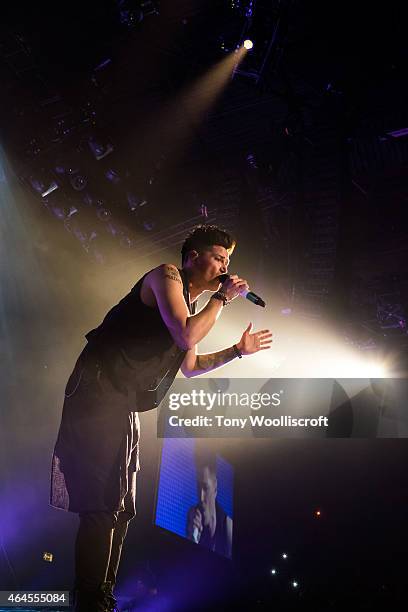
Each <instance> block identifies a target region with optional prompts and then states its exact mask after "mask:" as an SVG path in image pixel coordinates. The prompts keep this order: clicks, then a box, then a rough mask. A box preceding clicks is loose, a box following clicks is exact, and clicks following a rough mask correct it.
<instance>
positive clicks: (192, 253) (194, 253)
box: [188, 249, 199, 261]
mask: <svg viewBox="0 0 408 612" xmlns="http://www.w3.org/2000/svg"><path fill="white" fill-rule="evenodd" d="M188 255H189V258H190V259H191V261H194V260H195V259H197V257H198V256H199V252H198V251H196V250H194V249H192V250H191V251H190V252H189V254H188Z"/></svg>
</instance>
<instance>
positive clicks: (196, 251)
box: [181, 225, 236, 291]
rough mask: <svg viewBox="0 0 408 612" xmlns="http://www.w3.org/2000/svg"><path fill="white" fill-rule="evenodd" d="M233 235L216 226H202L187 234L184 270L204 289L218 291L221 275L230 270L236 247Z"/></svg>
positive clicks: (183, 248)
mask: <svg viewBox="0 0 408 612" xmlns="http://www.w3.org/2000/svg"><path fill="white" fill-rule="evenodd" d="M235 244H236V242H235V239H234V238H233V237H232V235H231V234H230V233H229V232H227V231H225V230H223V229H220V228H219V227H217V226H216V225H199V226H197V227H196V228H194V230H193V231H192V232H190V234H189V235H188V236H187V238H186V240H185V241H184V244H183V247H182V249H181V261H182V266H183V269H184V270H185V271H186V272H187V273H188V276H189V279H190V280H191V282H193V283H194V284H195V285H196V286H197V287H198V288H200V289H201V290H209V291H217V289H218V288H219V285H220V281H219V278H218V277H219V276H220V274H225V273H226V272H227V271H228V266H229V260H230V256H231V254H232V252H233V250H234V248H235Z"/></svg>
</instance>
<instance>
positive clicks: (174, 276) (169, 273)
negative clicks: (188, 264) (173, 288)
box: [164, 266, 183, 285]
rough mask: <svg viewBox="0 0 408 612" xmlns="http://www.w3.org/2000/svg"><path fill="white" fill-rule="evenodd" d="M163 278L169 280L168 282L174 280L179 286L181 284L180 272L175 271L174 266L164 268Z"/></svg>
mask: <svg viewBox="0 0 408 612" xmlns="http://www.w3.org/2000/svg"><path fill="white" fill-rule="evenodd" d="M164 276H165V277H166V278H169V279H170V280H174V281H176V282H177V283H180V285H182V284H183V282H182V280H181V278H180V272H179V271H178V270H177V268H176V267H175V266H164Z"/></svg>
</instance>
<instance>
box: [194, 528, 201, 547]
mask: <svg viewBox="0 0 408 612" xmlns="http://www.w3.org/2000/svg"><path fill="white" fill-rule="evenodd" d="M193 540H194V542H195V543H196V544H198V543H199V541H200V532H199V531H198V527H194V530H193Z"/></svg>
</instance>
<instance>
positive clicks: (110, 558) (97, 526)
mask: <svg viewBox="0 0 408 612" xmlns="http://www.w3.org/2000/svg"><path fill="white" fill-rule="evenodd" d="M130 518H131V516H130V515H129V514H128V513H127V512H84V513H81V514H79V528H78V533H77V537H76V542H75V589H77V590H79V591H88V592H94V591H97V590H98V589H99V588H100V586H101V584H103V583H104V582H107V581H109V582H111V584H112V588H113V587H114V585H115V583H116V575H117V572H118V567H119V562H120V556H121V552H122V546H123V541H124V539H125V536H126V533H127V530H128V525H129V520H130Z"/></svg>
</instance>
